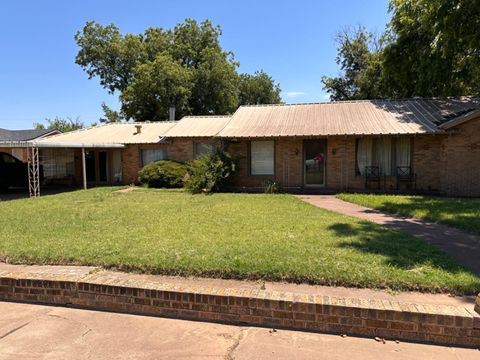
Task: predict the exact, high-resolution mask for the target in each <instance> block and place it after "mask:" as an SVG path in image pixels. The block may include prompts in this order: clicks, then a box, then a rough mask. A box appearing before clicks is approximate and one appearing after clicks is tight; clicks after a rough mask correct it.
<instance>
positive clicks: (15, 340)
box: [0, 302, 480, 360]
mask: <svg viewBox="0 0 480 360" xmlns="http://www.w3.org/2000/svg"><path fill="white" fill-rule="evenodd" d="M479 354H480V352H479V351H478V350H476V349H462V348H453V347H445V346H434V345H424V344H414V343H405V342H395V341H386V342H385V343H383V342H382V341H375V340H374V339H363V338H355V337H341V336H338V335H327V334H316V333H305V332H299V331H289V330H275V331H273V330H272V329H265V328H256V327H248V326H232V325H224V324H214V323H204V322H198V321H186V320H175V319H164V318H156V317H148V316H139V315H129V314H117V313H108V312H98V311H91V310H82V309H70V308H61V307H52V306H43V305H31V304H19V303H9V302H0V359H2V360H10V359H12V360H13V359H61V360H72V359H78V360H80V359H98V360H104V359H116V360H117V359H227V360H228V359H238V360H241V359H266V360H268V359H305V360H308V359H327V360H328V359H352V360H354V359H371V360H376V359H378V360H381V359H394V360H403V359H438V360H450V359H451V360H454V359H465V360H470V359H472V360H473V359H478V357H479V356H480V355H479Z"/></svg>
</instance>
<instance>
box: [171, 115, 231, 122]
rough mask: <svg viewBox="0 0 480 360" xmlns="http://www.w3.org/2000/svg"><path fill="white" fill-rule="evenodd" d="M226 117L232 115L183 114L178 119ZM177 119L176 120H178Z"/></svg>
mask: <svg viewBox="0 0 480 360" xmlns="http://www.w3.org/2000/svg"><path fill="white" fill-rule="evenodd" d="M227 117H232V115H185V116H183V117H182V118H181V119H180V120H183V119H185V118H204V119H205V118H206V119H212V118H227ZM180 120H177V121H180Z"/></svg>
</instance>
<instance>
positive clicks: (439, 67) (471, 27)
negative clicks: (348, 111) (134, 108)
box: [322, 0, 480, 100]
mask: <svg viewBox="0 0 480 360" xmlns="http://www.w3.org/2000/svg"><path fill="white" fill-rule="evenodd" d="M389 9H390V12H391V13H392V19H391V20H390V23H389V24H388V26H387V30H386V32H385V33H384V34H383V35H382V36H381V37H380V38H379V40H376V39H375V37H374V36H373V35H372V34H371V33H370V32H368V31H366V30H365V29H364V28H362V27H359V28H357V29H356V30H355V31H349V32H345V31H343V32H341V33H340V34H339V35H338V37H337V40H338V42H339V47H338V53H337V54H338V55H337V58H336V61H337V63H338V64H339V65H340V68H341V71H342V72H341V74H340V76H338V77H323V78H322V82H323V85H324V89H325V90H326V91H327V92H328V93H329V94H330V98H331V99H332V100H348V99H372V98H386V97H388V98H405V97H413V96H424V97H427V96H457V95H478V94H480V0H391V1H390V8H389Z"/></svg>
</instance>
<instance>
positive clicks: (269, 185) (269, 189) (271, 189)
mask: <svg viewBox="0 0 480 360" xmlns="http://www.w3.org/2000/svg"><path fill="white" fill-rule="evenodd" d="M263 192H264V193H265V194H279V193H281V192H282V184H280V183H279V182H278V181H275V180H266V181H265V182H264V183H263Z"/></svg>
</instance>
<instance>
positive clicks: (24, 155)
mask: <svg viewBox="0 0 480 360" xmlns="http://www.w3.org/2000/svg"><path fill="white" fill-rule="evenodd" d="M17 149H18V148H17ZM20 150H21V152H20V154H19V155H18V156H17V154H13V151H12V148H1V147H0V152H4V153H7V154H10V155H14V156H16V157H17V159H18V160H21V161H23V162H27V161H28V151H27V148H20Z"/></svg>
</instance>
